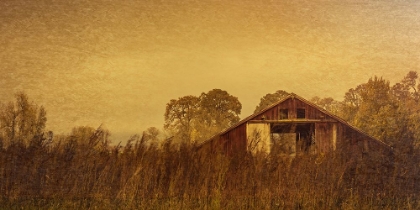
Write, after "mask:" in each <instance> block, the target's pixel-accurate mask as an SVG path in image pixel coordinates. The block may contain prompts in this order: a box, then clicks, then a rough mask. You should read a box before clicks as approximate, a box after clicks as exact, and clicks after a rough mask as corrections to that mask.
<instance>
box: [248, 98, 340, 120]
mask: <svg viewBox="0 0 420 210" xmlns="http://www.w3.org/2000/svg"><path fill="white" fill-rule="evenodd" d="M300 108H302V109H305V112H306V119H314V120H334V119H333V118H332V117H330V116H329V115H326V114H324V113H323V112H321V111H320V110H318V109H317V108H315V107H313V106H312V105H309V104H307V103H305V102H303V101H301V100H299V99H297V98H294V99H293V98H289V99H287V100H285V101H283V102H282V103H280V104H278V105H277V106H274V107H272V108H271V109H268V110H266V111H265V112H263V113H260V114H258V115H257V116H255V117H254V118H252V119H251V120H260V119H262V118H263V116H264V118H265V119H267V120H278V119H279V110H280V109H288V110H289V119H296V117H297V113H296V110H297V109H300Z"/></svg>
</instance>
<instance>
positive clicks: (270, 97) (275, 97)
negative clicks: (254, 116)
mask: <svg viewBox="0 0 420 210" xmlns="http://www.w3.org/2000/svg"><path fill="white" fill-rule="evenodd" d="M287 96H289V93H288V92H286V91H284V90H278V91H276V92H275V93H268V94H267V95H265V96H263V97H262V98H261V99H260V103H259V104H258V106H257V107H255V110H254V113H257V112H260V111H261V110H263V109H265V108H267V107H269V106H270V105H272V104H274V103H276V102H278V101H280V100H281V99H283V98H285V97H287Z"/></svg>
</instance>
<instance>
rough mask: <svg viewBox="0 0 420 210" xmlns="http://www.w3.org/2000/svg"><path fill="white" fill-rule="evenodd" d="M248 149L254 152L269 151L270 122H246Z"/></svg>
mask: <svg viewBox="0 0 420 210" xmlns="http://www.w3.org/2000/svg"><path fill="white" fill-rule="evenodd" d="M246 133H247V146H248V150H249V151H251V152H253V153H255V152H256V151H262V152H266V153H270V149H271V141H270V124H269V123H248V124H247V128H246Z"/></svg>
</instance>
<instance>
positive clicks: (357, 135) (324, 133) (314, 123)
mask: <svg viewBox="0 0 420 210" xmlns="http://www.w3.org/2000/svg"><path fill="white" fill-rule="evenodd" d="M284 109H287V110H288V119H281V116H280V114H281V113H280V110H284ZM297 109H304V110H305V119H296V118H297ZM251 121H252V123H271V125H287V124H289V126H291V125H297V124H303V125H305V124H306V125H307V127H308V128H310V127H314V128H315V142H314V143H315V145H314V148H315V151H316V152H323V153H325V152H328V151H333V150H340V151H342V152H345V153H346V154H349V155H350V156H352V155H354V154H363V153H364V152H367V151H369V150H379V149H381V148H386V149H388V150H389V149H390V148H389V146H387V145H385V144H384V143H383V142H380V141H379V140H376V139H374V138H372V137H370V136H368V135H366V134H364V133H363V132H361V131H359V130H357V129H356V128H354V127H353V126H351V125H349V124H347V123H346V122H344V121H343V120H341V119H339V118H337V117H335V116H334V115H331V114H329V113H328V112H326V111H325V110H322V109H320V108H319V107H317V106H316V105H314V104H312V103H310V102H308V101H306V100H304V99H300V97H295V96H289V97H288V98H286V99H284V100H283V101H281V102H279V103H278V104H274V105H272V106H271V107H269V108H267V109H265V110H263V111H261V112H260V113H258V114H254V115H251V116H250V117H248V118H246V119H244V120H242V121H241V122H240V123H238V124H237V125H235V126H233V127H231V128H229V129H228V130H226V131H224V132H222V133H220V134H219V135H218V136H216V137H214V138H213V139H212V140H210V142H207V143H206V144H210V145H211V148H212V149H216V148H223V150H224V151H225V152H227V154H230V155H235V154H236V153H242V152H245V151H247V147H248V144H249V142H248V138H247V137H248V136H247V135H248V134H247V124H248V123H250V122H251ZM292 127H294V126H292ZM290 132H292V133H293V132H295V131H290ZM296 132H297V131H296ZM312 143H313V142H312ZM312 146H313V145H311V147H312Z"/></svg>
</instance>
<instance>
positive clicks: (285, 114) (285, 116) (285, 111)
mask: <svg viewBox="0 0 420 210" xmlns="http://www.w3.org/2000/svg"><path fill="white" fill-rule="evenodd" d="M279 119H280V120H283V119H289V110H288V109H280V111H279Z"/></svg>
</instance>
